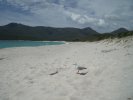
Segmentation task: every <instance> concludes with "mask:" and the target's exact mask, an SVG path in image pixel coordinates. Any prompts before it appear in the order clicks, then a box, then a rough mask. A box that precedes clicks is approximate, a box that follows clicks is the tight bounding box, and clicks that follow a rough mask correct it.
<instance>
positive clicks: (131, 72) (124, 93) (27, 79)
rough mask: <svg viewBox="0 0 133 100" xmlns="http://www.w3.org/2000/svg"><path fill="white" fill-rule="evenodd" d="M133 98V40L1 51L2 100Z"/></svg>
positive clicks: (0, 78) (128, 38) (105, 99)
mask: <svg viewBox="0 0 133 100" xmlns="http://www.w3.org/2000/svg"><path fill="white" fill-rule="evenodd" d="M75 64H77V65H78V66H82V67H86V68H87V69H86V70H83V71H80V72H88V73H87V74H86V75H80V74H76V73H77V69H76V67H77V66H75ZM52 73H54V75H49V74H52ZM130 99H131V100H133V37H127V38H123V39H114V40H111V39H110V40H104V41H100V42H75V43H69V44H63V45H56V46H41V47H18V48H7V49H0V100H130Z"/></svg>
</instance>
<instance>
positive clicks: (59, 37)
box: [0, 23, 99, 41]
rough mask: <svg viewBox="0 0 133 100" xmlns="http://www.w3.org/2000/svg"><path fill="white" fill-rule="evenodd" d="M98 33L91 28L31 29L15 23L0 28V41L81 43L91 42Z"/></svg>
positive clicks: (38, 27) (40, 27)
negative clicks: (88, 40)
mask: <svg viewBox="0 0 133 100" xmlns="http://www.w3.org/2000/svg"><path fill="white" fill-rule="evenodd" d="M98 34H99V33H98V32H96V31H94V30H93V29H91V28H84V29H78V28H53V27H43V26H37V27H31V26H26V25H22V24H17V23H10V24H8V25H5V26H0V39H1V40H5V39H10V40H14V39H15V40H48V41H81V40H86V39H90V40H92V39H93V37H95V35H98Z"/></svg>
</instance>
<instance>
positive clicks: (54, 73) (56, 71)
mask: <svg viewBox="0 0 133 100" xmlns="http://www.w3.org/2000/svg"><path fill="white" fill-rule="evenodd" d="M57 73H58V71H56V72H53V73H51V74H49V75H55V74H57Z"/></svg>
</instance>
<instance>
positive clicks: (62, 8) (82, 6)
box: [0, 0, 133, 32]
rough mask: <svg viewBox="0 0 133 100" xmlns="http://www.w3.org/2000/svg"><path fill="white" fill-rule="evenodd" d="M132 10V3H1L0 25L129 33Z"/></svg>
mask: <svg viewBox="0 0 133 100" xmlns="http://www.w3.org/2000/svg"><path fill="white" fill-rule="evenodd" d="M132 10H133V0H0V13H2V17H1V18H0V25H2V24H3V23H7V22H12V21H15V22H22V23H25V24H28V25H44V26H54V27H78V28H82V27H92V28H94V29H96V30H97V31H100V32H104V31H111V30H114V29H116V28H119V27H127V28H128V29H132V28H133V26H132V24H133V11H132ZM9 14H10V16H9ZM4 21H5V22H4Z"/></svg>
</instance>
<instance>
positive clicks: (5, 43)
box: [0, 40, 64, 48]
mask: <svg viewBox="0 0 133 100" xmlns="http://www.w3.org/2000/svg"><path fill="white" fill-rule="evenodd" d="M60 44H64V42H53V41H20V40H0V48H11V47H36V46H45V45H60Z"/></svg>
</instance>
